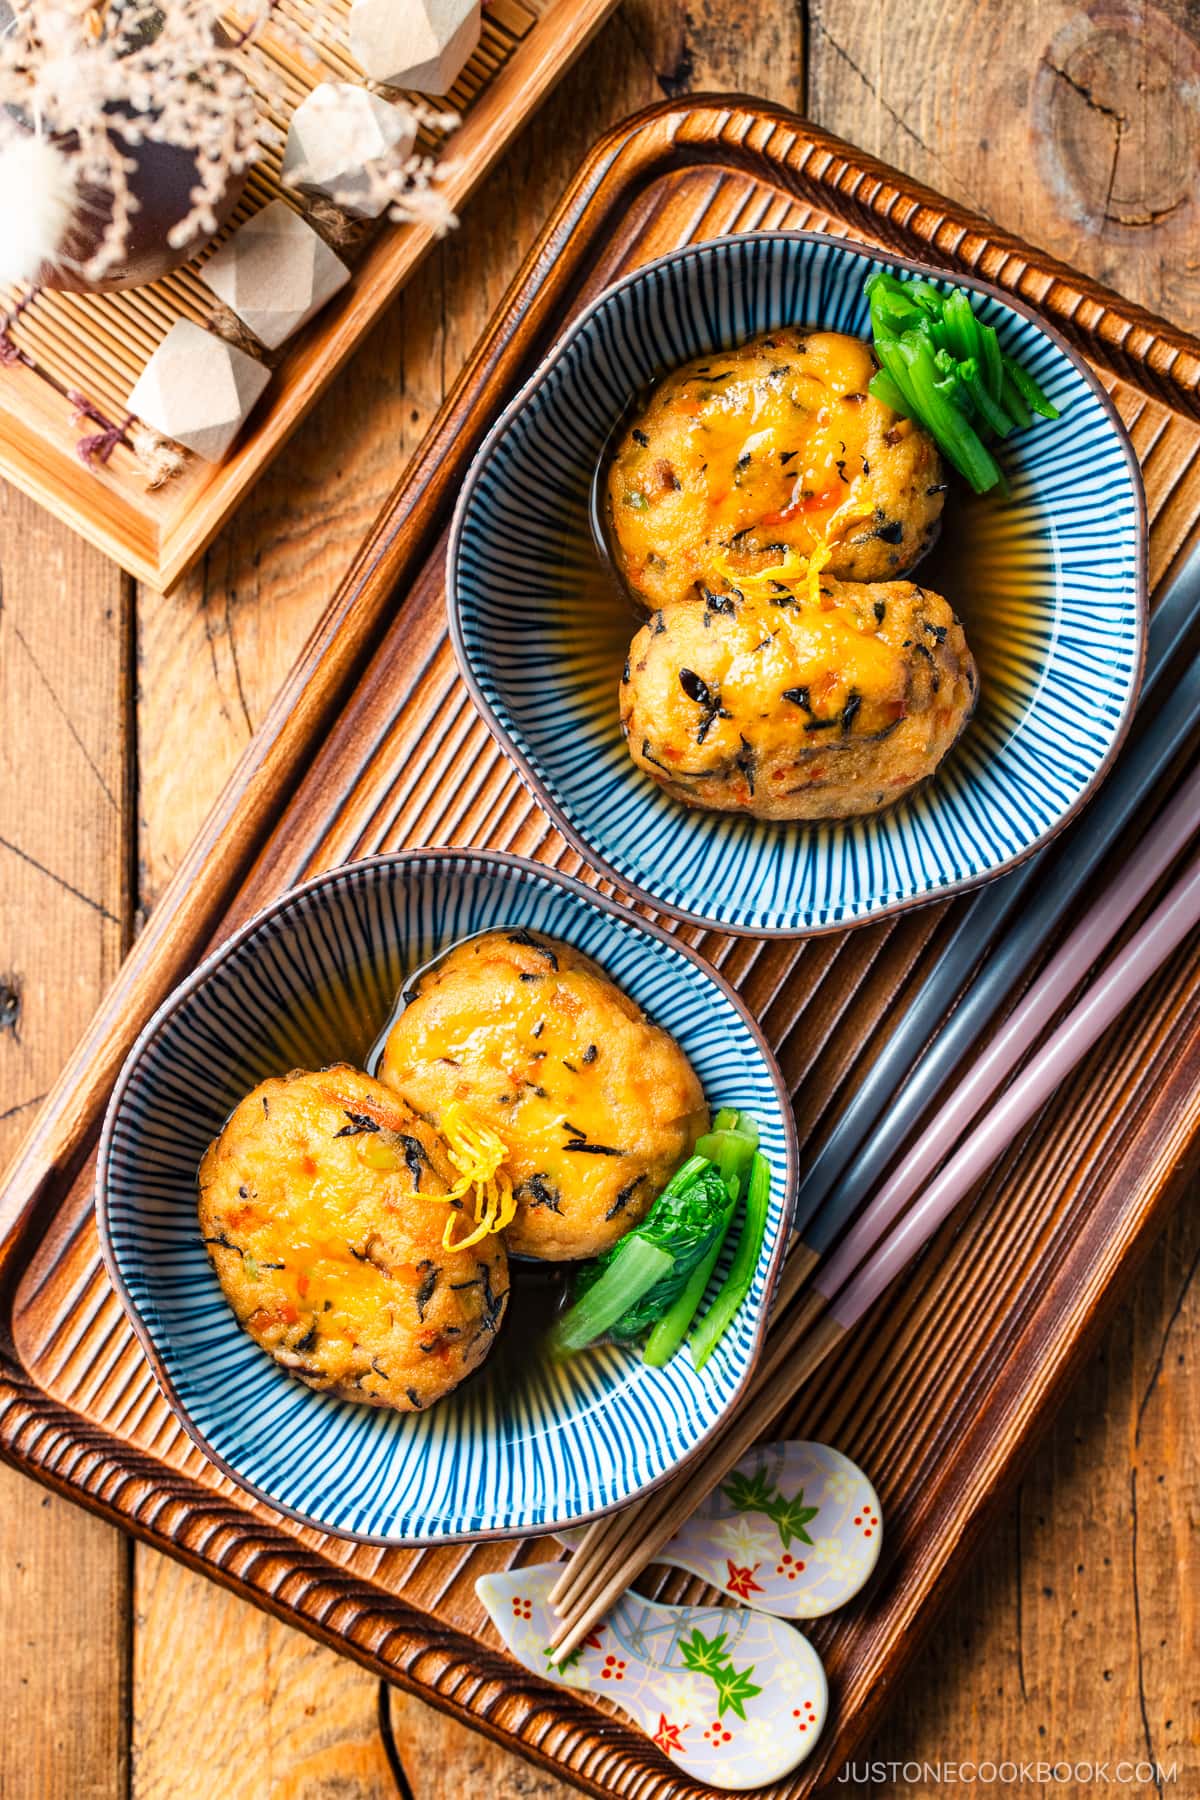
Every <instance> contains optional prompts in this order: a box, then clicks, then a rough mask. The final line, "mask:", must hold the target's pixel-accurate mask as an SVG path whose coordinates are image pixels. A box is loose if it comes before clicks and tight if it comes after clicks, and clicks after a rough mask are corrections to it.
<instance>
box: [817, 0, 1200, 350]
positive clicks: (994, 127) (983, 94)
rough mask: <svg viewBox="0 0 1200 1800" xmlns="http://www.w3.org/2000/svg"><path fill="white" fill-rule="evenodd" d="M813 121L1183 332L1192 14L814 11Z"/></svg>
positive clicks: (1060, 7)
mask: <svg viewBox="0 0 1200 1800" xmlns="http://www.w3.org/2000/svg"><path fill="white" fill-rule="evenodd" d="M808 22H809V51H808V112H809V114H810V116H811V117H812V118H813V119H815V120H816V121H817V123H818V124H821V125H824V126H826V127H827V128H828V129H829V130H831V131H837V132H840V133H841V135H842V136H843V137H846V138H849V139H850V140H851V141H852V142H854V143H856V144H859V145H861V146H862V148H863V149H864V150H870V151H873V152H874V154H875V155H876V156H881V157H883V158H884V159H885V160H886V161H888V162H890V163H894V164H895V166H896V167H897V168H900V169H904V170H906V171H907V172H908V173H909V174H912V175H916V176H917V177H918V178H919V179H920V180H922V181H926V182H928V183H929V185H930V186H931V187H934V188H937V189H939V190H940V192H942V193H944V194H949V195H951V196H952V197H953V198H955V199H959V200H965V201H967V202H969V204H970V205H972V206H974V207H975V208H976V209H977V210H978V211H980V212H982V213H985V214H986V215H987V216H988V217H990V218H993V219H996V220H997V221H998V222H1000V223H1002V224H1003V225H1004V226H1005V227H1006V228H1007V229H1008V230H1010V231H1016V232H1019V233H1020V235H1021V236H1022V237H1025V238H1028V239H1029V241H1030V242H1031V243H1033V244H1038V245H1041V246H1042V247H1043V248H1045V249H1047V250H1049V251H1051V252H1052V253H1053V255H1055V256H1057V257H1059V258H1061V259H1062V260H1063V261H1065V262H1069V263H1072V264H1074V265H1075V266H1076V267H1078V268H1080V269H1085V270H1086V271H1087V272H1088V273H1089V274H1092V275H1095V276H1096V277H1097V278H1098V279H1099V280H1101V281H1104V282H1107V283H1108V284H1109V286H1110V287H1114V288H1116V289H1117V290H1118V292H1119V293H1122V294H1124V295H1126V296H1127V297H1128V298H1129V299H1130V300H1137V301H1140V302H1141V303H1142V305H1144V306H1149V307H1152V308H1153V309H1155V310H1156V311H1158V312H1162V313H1164V314H1165V315H1166V316H1167V317H1168V318H1169V319H1171V320H1172V321H1173V322H1174V323H1175V324H1177V325H1182V326H1186V327H1188V328H1190V329H1195V327H1196V324H1197V322H1198V321H1200V289H1198V287H1197V283H1196V263H1195V244H1196V238H1197V231H1198V229H1200V216H1198V211H1197V209H1198V207H1200V181H1198V175H1200V79H1198V77H1200V21H1198V20H1197V16H1196V12H1195V8H1194V7H1190V6H1189V7H1173V8H1167V7H1160V6H1134V5H1123V4H1117V5H1112V6H1103V7H1088V8H1084V7H1080V6H1076V5H1073V4H1072V0H1026V3H1025V4H1024V5H1022V6H1020V7H1014V6H1013V5H1012V3H1011V0H945V3H944V4H941V5H928V4H911V5H909V4H903V3H902V0H809V5H808Z"/></svg>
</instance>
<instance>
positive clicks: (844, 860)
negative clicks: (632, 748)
mask: <svg viewBox="0 0 1200 1800" xmlns="http://www.w3.org/2000/svg"><path fill="white" fill-rule="evenodd" d="M880 267H886V268H890V269H895V270H898V271H900V272H904V271H908V270H915V269H916V265H915V264H912V263H906V262H903V261H901V260H900V259H899V258H896V257H890V256H887V255H885V254H882V253H877V252H870V251H867V250H864V249H862V248H859V247H856V246H855V245H853V244H849V243H843V242H841V241H839V240H836V239H832V238H824V237H817V236H812V235H809V234H806V233H801V232H779V233H761V234H755V233H750V234H747V235H745V236H741V237H732V238H723V239H717V240H714V241H712V242H710V243H705V244H700V245H696V246H693V247H692V248H689V249H686V250H681V251H678V252H676V253H675V254H673V255H670V256H666V257H664V258H662V260H661V261H659V262H655V263H651V264H649V265H647V266H646V267H645V268H642V269H639V270H638V271H637V272H636V273H635V274H633V275H630V276H628V277H627V278H626V279H624V280H623V281H620V282H618V283H617V284H616V285H615V286H613V287H611V288H609V289H607V291H606V292H605V293H604V294H602V295H601V296H600V298H599V299H598V300H597V301H596V302H595V303H594V304H593V305H592V306H590V307H589V308H588V309H587V311H586V312H584V313H583V314H582V315H581V316H580V317H579V318H578V319H577V320H576V321H575V323H574V324H573V325H572V326H571V328H570V330H569V331H568V332H567V333H566V335H565V336H564V337H563V338H562V340H561V341H560V343H559V344H558V345H557V346H556V348H555V349H554V350H553V351H552V352H551V354H550V355H549V356H548V357H547V359H546V361H545V362H544V363H543V364H542V365H541V367H540V368H539V369H538V371H537V373H536V374H535V375H534V376H533V378H532V379H531V380H530V381H529V382H528V383H527V385H526V386H525V388H524V389H523V390H522V391H521V393H520V394H519V395H518V396H517V398H516V399H515V400H514V401H513V403H512V404H511V405H510V406H509V407H508V408H507V410H506V411H505V412H504V413H503V414H502V415H501V417H500V419H499V420H498V421H497V423H496V425H495V427H494V428H493V430H492V431H491V433H490V435H489V436H488V438H487V440H486V441H485V443H484V445H483V447H482V449H481V450H480V453H479V455H478V457H477V458H476V461H475V464H474V466H473V468H472V470H471V473H470V475H469V476H468V479H467V483H466V486H465V489H464V491H463V494H462V496H461V498H460V500H459V504H458V509H457V513H456V516H455V523H454V529H453V532H452V536H451V542H450V553H449V570H448V580H447V593H448V605H449V613H450V628H451V633H452V636H453V639H454V644H455V649H456V651H457V654H458V659H459V663H460V665H461V668H462V671H463V674H464V676H465V678H466V681H467V685H468V687H469V688H470V690H471V693H472V695H473V696H474V699H475V701H476V703H477V705H478V706H479V709H480V711H481V712H482V714H483V716H484V718H485V720H486V721H487V723H488V725H489V727H490V728H491V730H492V732H493V733H494V735H495V736H496V738H497V739H498V740H499V742H500V743H501V744H502V745H503V747H504V748H505V750H506V751H507V752H508V754H509V755H510V756H511V757H512V759H513V760H514V762H515V763H516V764H517V766H518V768H519V769H520V770H521V772H522V774H523V775H524V777H525V779H526V780H527V782H528V783H529V784H530V786H531V787H532V789H533V790H534V792H535V794H536V795H537V797H538V799H539V800H540V801H541V802H542V803H543V805H545V807H546V808H547V810H548V811H549V812H550V814H551V815H552V816H553V818H554V819H555V821H556V823H557V824H558V825H559V827H560V829H561V830H562V831H563V833H564V834H565V835H566V837H567V838H568V839H569V840H570V841H571V843H573V844H574V845H575V847H576V848H577V849H578V850H580V851H581V852H582V854H583V855H584V856H586V857H587V858H588V860H589V861H590V862H591V863H592V864H594V865H595V867H596V868H598V869H602V870H604V871H605V872H606V873H607V874H608V875H610V876H611V877H612V878H613V880H614V881H616V882H617V883H619V885H620V886H621V887H622V888H624V889H625V891H626V892H628V893H632V894H636V895H637V896H638V897H639V898H641V899H643V900H646V901H649V902H650V904H651V905H653V906H655V907H657V908H659V909H660V910H661V911H663V912H665V913H667V914H669V915H671V916H672V917H674V918H676V919H681V920H685V921H688V922H690V923H695V924H700V925H704V926H710V927H715V928H719V929H721V930H725V931H736V932H746V933H750V934H754V935H757V936H776V935H782V936H792V935H805V934H808V933H815V932H820V931H829V930H833V929H835V928H837V927H840V926H845V925H851V924H857V923H861V922H863V921H865V920H868V919H875V918H879V917H881V916H883V915H884V914H887V913H891V912H895V911H897V910H898V909H900V908H902V907H905V906H910V905H912V904H914V903H919V902H922V901H927V900H932V899H937V898H940V897H942V896H944V895H947V894H951V893H954V892H956V891H958V890H960V889H963V888H967V887H972V886H975V885H976V884H977V883H979V882H981V881H984V880H986V879H988V878H989V877H991V876H994V875H998V874H1000V873H1001V872H1002V871H1003V870H1005V869H1008V868H1011V867H1012V866H1013V865H1014V864H1015V863H1017V862H1020V861H1021V860H1022V859H1023V858H1024V857H1026V856H1028V855H1029V854H1030V853H1031V852H1032V851H1033V850H1035V849H1037V848H1038V847H1039V846H1040V845H1041V844H1043V843H1045V842H1046V840H1047V839H1048V838H1049V837H1051V836H1052V835H1053V834H1054V833H1055V832H1056V831H1057V830H1059V829H1060V827H1061V826H1063V825H1064V824H1065V823H1066V821H1067V820H1068V819H1069V818H1070V817H1071V816H1072V815H1073V814H1074V813H1075V812H1076V811H1077V810H1078V808H1079V807H1080V806H1081V805H1082V804H1083V803H1084V801H1085V800H1086V799H1087V798H1088V796H1089V795H1090V794H1091V793H1092V792H1093V790H1094V789H1095V788H1096V786H1097V785H1098V783H1099V782H1100V780H1101V779H1102V778H1103V776H1104V774H1105V771H1106V770H1107V768H1108V766H1109V764H1110V763H1111V761H1112V759H1113V757H1114V756H1115V754H1116V751H1117V749H1118V747H1119V745H1120V742H1121V739H1122V737H1123V736H1124V733H1125V730H1126V728H1127V726H1128V724H1129V720H1130V717H1131V714H1132V710H1133V705H1134V701H1135V698H1136V695H1137V688H1138V682H1139V679H1140V672H1141V666H1142V656H1143V649H1144V639H1145V623H1146V575H1145V538H1146V528H1145V502H1144V499H1143V495H1142V487H1141V479H1140V475H1139V471H1138V464H1137V458H1136V456H1135V455H1134V452H1133V449H1132V446H1131V445H1130V443H1129V441H1128V438H1127V437H1126V435H1125V433H1124V430H1123V429H1122V427H1121V424H1120V422H1119V420H1118V418H1117V415H1116V412H1115V411H1114V409H1113V407H1112V405H1111V403H1110V401H1109V400H1108V397H1107V395H1106V394H1105V393H1104V390H1103V388H1102V387H1101V385H1100V383H1099V382H1098V381H1097V380H1096V378H1095V377H1094V376H1093V375H1092V374H1091V372H1090V371H1089V370H1088V369H1087V367H1086V366H1085V365H1084V363H1083V362H1082V361H1081V360H1080V358H1079V357H1078V356H1076V355H1075V353H1074V352H1073V351H1072V350H1071V349H1069V347H1068V346H1067V345H1066V344H1065V343H1064V342H1063V341H1062V339H1061V338H1059V337H1057V336H1056V335H1055V334H1054V333H1053V332H1051V331H1049V330H1048V329H1047V328H1046V327H1045V326H1044V325H1043V324H1041V323H1040V321H1039V320H1038V319H1037V318H1036V317H1035V316H1034V315H1033V314H1032V313H1031V312H1029V311H1028V310H1027V309H1025V308H1024V307H1022V306H1021V305H1020V304H1019V303H1018V302H1014V301H1012V300H1010V299H1008V298H1006V297H1003V296H1001V295H1000V294H999V293H997V292H996V291H995V290H993V289H991V288H989V287H987V286H986V285H984V284H983V283H980V282H975V281H970V280H967V279H966V278H964V277H963V276H960V275H955V276H954V277H952V278H950V277H948V278H947V283H946V284H947V285H949V284H950V282H951V280H952V281H953V282H955V283H957V284H958V285H960V286H963V287H968V288H971V289H972V290H973V292H975V293H976V294H978V295H980V296H981V297H982V301H981V304H980V307H979V311H980V314H981V316H982V317H983V318H984V319H985V320H987V321H988V322H989V323H990V324H993V325H994V326H995V327H996V329H997V331H998V333H999V335H1000V341H1001V343H1002V345H1003V346H1004V348H1005V350H1007V351H1008V352H1010V353H1011V354H1012V355H1014V356H1016V357H1018V358H1019V359H1020V360H1021V362H1023V363H1024V364H1025V366H1026V367H1027V368H1028V369H1029V370H1030V372H1031V373H1032V374H1033V375H1034V376H1036V378H1037V380H1038V381H1039V382H1040V383H1041V384H1042V386H1043V387H1044V388H1045V390H1046V391H1047V393H1048V394H1049V395H1050V397H1051V398H1052V399H1053V400H1054V402H1055V403H1056V404H1057V405H1058V407H1059V408H1060V410H1061V411H1062V413H1063V417H1062V419H1061V420H1059V421H1058V422H1057V423H1050V422H1048V421H1045V420H1038V421H1037V423H1036V424H1035V425H1034V426H1033V427H1032V428H1030V429H1029V430H1027V431H1024V432H1022V433H1020V434H1018V435H1017V436H1015V437H1014V438H1012V439H1010V440H1009V443H1008V444H1007V445H1006V446H1005V448H1004V452H1003V460H1004V462H1005V465H1006V468H1007V469H1008V471H1009V474H1010V477H1011V496H1010V498H1009V500H1008V501H1007V503H1005V504H999V503H996V502H985V503H978V502H975V503H970V502H968V501H967V500H966V499H964V495H963V490H962V487H961V484H959V483H958V482H957V481H956V482H955V483H954V486H953V491H952V492H951V494H950V496H949V498H948V505H947V525H946V529H945V530H944V532H943V542H942V545H941V546H940V547H939V548H938V549H937V550H935V551H934V553H933V555H932V557H931V558H930V560H929V562H928V563H927V564H926V565H925V566H924V567H923V570H922V579H923V580H926V581H927V582H928V584H929V585H930V586H932V587H935V588H938V589H939V590H940V591H942V592H944V593H945V594H946V597H947V598H948V599H949V600H950V602H951V604H952V605H954V606H955V608H956V610H957V611H958V612H959V613H960V614H961V616H962V617H963V620H964V623H965V625H966V627H967V634H968V637H969V638H970V641H971V644H972V647H973V649H974V651H975V654H976V657H977V659H978V661H979V664H980V670H981V678H982V686H981V700H980V706H979V709H978V712H977V713H976V716H975V718H974V720H973V721H972V723H971V724H970V726H969V727H968V729H967V731H966V733H965V734H964V736H963V738H962V740H961V741H960V743H959V744H958V745H957V746H956V748H955V749H954V751H953V752H952V753H951V755H950V756H949V757H948V758H947V760H946V762H945V763H944V764H943V766H942V768H941V769H940V770H939V771H938V773H937V775H936V776H935V778H934V779H933V780H932V781H931V782H929V783H927V784H926V785H925V786H924V787H923V788H922V789H921V790H919V791H918V792H916V793H915V794H913V795H912V796H911V797H909V798H907V799H905V800H903V801H902V802H901V803H900V804H898V805H896V806H893V807H892V808H890V809H889V810H888V811H887V812H884V813H880V814H877V815H875V816H873V817H870V818H859V819H854V820H850V821H847V822H844V823H842V822H830V823H822V824H807V823H793V824H778V823H770V824H768V823H763V822H762V821H757V820H753V819H747V818H738V817H735V816H731V815H729V814H719V813H711V812H703V811H693V810H688V809H686V808H684V807H683V806H681V805H680V804H679V803H678V802H677V801H675V800H672V799H670V798H669V797H668V796H667V795H666V794H664V793H663V791H662V790H661V788H659V787H658V786H656V785H655V783H654V782H652V781H651V780H650V779H649V777H648V776H646V775H645V774H643V773H642V772H641V771H640V770H638V769H637V768H636V767H635V766H634V764H633V763H632V761H631V760H630V758H629V755H628V753H627V751H626V748H625V745H624V743H623V741H622V737H621V730H620V722H619V718H618V708H617V685H618V681H619V678H620V672H621V665H622V662H623V660H624V657H625V654H626V650H627V647H628V643H629V639H630V637H631V636H632V634H633V629H634V627H633V624H632V621H631V619H630V617H629V616H628V611H627V608H626V606H625V605H624V603H623V601H622V600H621V599H620V598H619V597H618V596H617V594H616V593H615V591H614V586H613V582H612V579H611V578H610V577H607V576H605V575H604V573H603V572H602V570H601V567H600V563H599V560H598V558H597V556H596V554H595V552H594V550H593V548H592V543H591V536H590V530H589V521H588V499H589V486H590V483H591V480H592V475H593V472H594V470H595V468H596V464H597V460H598V459H599V458H600V457H601V456H602V455H603V453H604V450H605V446H606V444H607V442H608V440H609V437H610V434H611V433H612V431H613V429H614V426H615V424H616V422H617V421H618V420H619V419H621V417H622V416H623V415H625V413H626V412H627V409H628V407H629V405H630V403H631V401H632V400H633V399H634V398H635V396H637V395H638V394H639V393H640V392H641V391H643V390H644V389H645V388H646V387H647V386H648V385H649V384H650V383H652V382H653V381H655V380H656V379H659V378H661V376H662V375H663V374H664V373H666V372H667V371H668V370H670V369H672V368H674V367H677V366H678V365H679V364H681V363H684V362H687V361H689V360H690V359H691V358H693V357H696V356H700V355H702V354H704V353H707V352H711V351H712V350H714V349H717V348H727V347H729V346H730V345H733V344H737V343H740V342H742V341H744V340H745V339H747V338H751V337H754V336H756V335H757V334H758V333H760V332H764V331H767V330H770V329H773V328H775V327H777V326H780V325H784V324H810V325H814V326H823V327H825V328H827V329H831V330H840V331H850V332H855V333H857V334H859V335H869V321H868V308H867V303H866V300H865V298H864V295H863V291H862V288H863V282H864V280H865V279H866V277H867V276H868V275H869V274H870V273H871V271H872V270H874V269H877V268H880ZM919 273H920V274H922V275H923V276H925V277H926V279H929V278H930V271H929V270H928V269H925V268H922V269H920V271H919ZM933 278H934V279H937V277H936V276H934V277H933Z"/></svg>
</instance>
